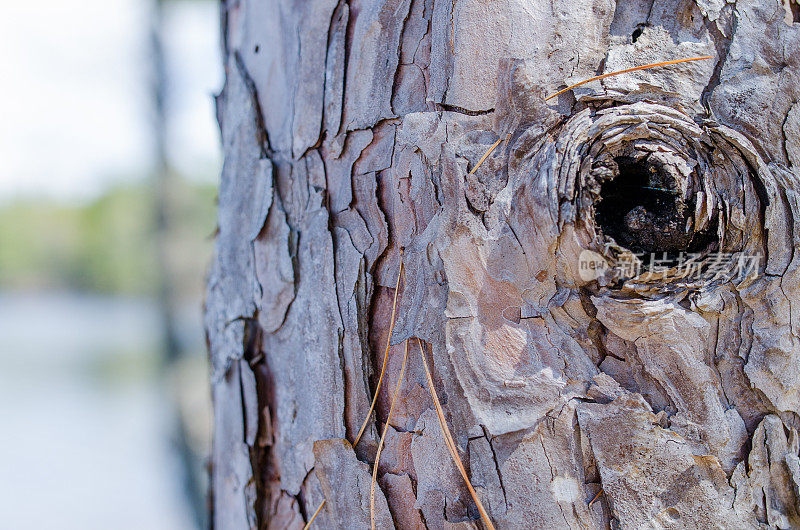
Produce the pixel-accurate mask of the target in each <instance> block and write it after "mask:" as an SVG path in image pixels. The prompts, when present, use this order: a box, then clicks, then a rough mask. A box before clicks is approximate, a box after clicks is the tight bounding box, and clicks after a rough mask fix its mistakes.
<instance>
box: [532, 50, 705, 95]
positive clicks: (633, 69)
mask: <svg viewBox="0 0 800 530" xmlns="http://www.w3.org/2000/svg"><path fill="white" fill-rule="evenodd" d="M704 59H713V57H711V56H706V57H689V58H688V59H675V60H674V61H664V62H661V63H653V64H646V65H644V66H634V67H633V68H625V69H624V70H617V71H616V72H609V73H607V74H603V75H596V76H594V77H590V78H589V79H585V80H583V81H581V82H580V83H575V84H574V85H570V86H568V87H567V88H565V89H563V90H559V91H558V92H556V93H555V94H553V95H552V96H547V97H546V98H544V100H545V101H547V100H548V99H552V98H554V97H556V96H560V95H561V94H563V93H564V92H567V91H569V90H572V89H573V88H576V87H579V86H581V85H585V84H586V83H591V82H592V81H597V80H599V79H605V78H606V77H611V76H612V75H619V74H626V73H628V72H635V71H637V70H647V69H648V68H655V67H657V66H669V65H671V64H679V63H688V62H691V61H702V60H704Z"/></svg>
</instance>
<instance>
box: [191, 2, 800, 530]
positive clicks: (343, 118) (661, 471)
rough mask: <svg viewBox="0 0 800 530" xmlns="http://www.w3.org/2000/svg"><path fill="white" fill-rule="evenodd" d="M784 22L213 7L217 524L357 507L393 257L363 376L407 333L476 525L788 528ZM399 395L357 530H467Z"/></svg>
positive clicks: (789, 62)
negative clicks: (217, 40)
mask: <svg viewBox="0 0 800 530" xmlns="http://www.w3.org/2000/svg"><path fill="white" fill-rule="evenodd" d="M796 7H797V6H796V4H793V3H792V1H788V0H787V1H780V2H779V1H778V0H754V1H753V2H741V1H739V2H731V1H723V0H667V1H664V2H653V1H652V0H632V1H630V2H621V1H617V2H615V1H614V0H590V1H588V2H587V1H581V2H577V1H565V2H544V1H540V0H525V1H522V0H497V1H492V2H486V1H484V0H458V1H454V0H378V1H375V2H365V1H362V0H349V1H346V0H342V1H334V0H312V1H309V2H305V3H299V4H298V3H292V2H284V1H282V0H226V1H223V3H222V5H221V12H222V18H223V21H224V24H223V48H224V52H225V53H224V57H225V66H226V74H227V80H226V84H225V87H224V89H223V91H222V93H221V94H220V96H219V97H218V100H217V103H218V116H219V121H220V127H221V131H222V141H223V147H224V152H225V164H224V167H223V171H222V177H221V184H220V197H219V232H218V235H217V247H216V255H215V259H214V263H213V265H212V267H211V270H210V273H209V279H208V294H207V301H206V330H207V336H208V344H209V351H210V357H211V365H212V373H211V384H212V391H213V397H214V409H215V425H214V429H215V435H214V450H213V454H212V458H211V471H212V476H213V480H212V491H211V505H212V512H213V523H214V526H215V527H216V528H224V529H228V528H302V526H303V525H304V524H305V522H307V521H308V520H309V519H310V517H311V516H312V515H313V513H314V511H315V510H316V509H317V507H318V506H319V504H320V503H321V502H322V501H323V500H325V501H326V505H325V507H324V508H323V510H322V511H321V513H320V515H319V517H318V518H317V520H316V521H315V525H319V527H320V528H362V527H365V526H367V525H368V524H369V522H368V521H369V484H370V478H371V466H372V463H373V461H374V457H375V451H376V449H377V441H378V432H379V431H380V430H382V429H383V426H384V423H385V421H386V417H387V415H388V410H389V402H390V399H391V396H390V393H391V390H392V389H393V387H394V385H393V384H384V385H383V387H382V388H381V391H380V395H379V398H378V401H377V411H376V414H375V415H374V416H373V418H372V420H371V421H370V424H369V426H368V429H367V430H366V433H365V435H364V438H363V439H362V441H361V442H360V443H359V444H358V446H357V447H355V448H354V447H353V446H352V442H353V441H354V437H355V435H356V433H357V432H358V429H359V427H360V425H361V422H362V421H363V419H364V416H365V414H366V413H367V411H368V409H369V404H370V401H371V399H372V396H373V393H374V391H375V387H376V384H377V379H378V372H379V371H380V367H381V365H382V362H383V354H384V352H383V344H384V343H385V341H386V339H387V334H388V333H389V324H390V314H391V307H392V300H393V296H394V286H395V280H396V278H397V274H398V270H399V265H400V260H401V258H402V260H403V263H404V266H405V269H406V274H405V278H404V282H403V287H402V288H401V294H400V297H399V304H398V311H397V313H398V316H397V322H396V326H395V329H394V333H393V335H392V337H391V338H390V340H391V343H392V344H394V345H395V346H393V347H392V348H391V349H390V351H389V356H390V358H389V361H388V369H387V375H386V376H385V382H386V381H389V382H393V381H395V380H396V378H397V376H398V374H399V371H400V364H401V355H400V354H399V353H400V352H401V348H402V346H400V344H401V343H402V342H403V341H404V340H405V339H408V338H411V337H417V338H419V339H420V340H422V341H425V342H426V343H427V344H428V345H429V351H431V352H432V356H431V357H430V358H429V363H430V366H431V367H432V369H433V372H434V381H435V385H436V390H437V392H438V393H439V395H440V398H441V400H442V402H443V403H442V404H443V407H444V409H445V412H446V415H447V420H448V422H449V424H450V427H451V430H452V433H453V436H454V438H455V442H456V445H457V446H458V450H459V452H460V454H461V458H462V460H463V461H464V463H465V465H466V467H467V469H468V472H469V474H470V476H471V479H472V484H473V486H474V487H475V489H476V490H477V492H478V494H479V496H480V497H481V501H482V503H483V504H484V506H485V507H486V509H487V511H488V512H489V514H490V515H491V517H492V519H493V521H494V523H495V524H496V525H497V527H498V528H530V527H537V528H551V527H552V528H610V527H615V528H616V527H619V528H662V527H669V528H794V527H800V437H798V429H800V416H798V413H800V370H798V366H800V334H798V333H799V332H800V308H798V307H797V302H798V300H800V255H799V254H798V253H797V252H795V248H798V246H799V245H800V229H798V227H797V226H798V225H797V223H796V220H797V219H798V218H800V193H799V190H800V186H799V185H798V182H800V103H798V101H800V20H796V14H797V13H798V12H800V11H798V10H797V9H796ZM699 55H709V56H711V57H712V58H713V59H712V60H707V61H697V62H692V63H683V64H678V65H674V66H670V67H664V68H658V69H651V70H641V71H637V72H631V73H627V74H623V75H618V76H613V77H608V78H606V79H604V80H602V81H595V82H592V83H589V84H586V85H583V86H581V87H579V88H576V89H574V90H572V91H569V92H566V93H564V94H562V95H560V96H559V97H558V98H554V99H553V100H550V101H548V102H545V101H544V98H545V96H547V95H549V94H552V93H555V92H556V91H557V90H559V89H560V88H562V87H563V86H564V85H565V84H571V83H574V82H577V81H580V80H583V79H585V78H588V77H591V76H594V75H597V74H602V73H608V72H612V71H616V70H619V69H623V68H629V67H633V66H638V65H643V64H647V63H653V62H658V61H668V60H672V59H680V58H684V57H690V56H699ZM498 139H500V144H499V146H498V147H497V149H495V150H494V151H493V152H492V154H491V155H490V156H489V157H488V158H487V159H486V160H485V161H484V162H483V164H481V165H480V167H479V168H478V169H477V170H476V171H474V172H473V173H471V174H470V170H471V169H473V168H474V167H475V166H476V164H477V163H478V160H479V159H480V158H481V156H482V155H483V154H484V153H485V152H486V151H487V150H488V148H489V147H490V146H491V145H492V144H494V143H495V142H496V141H498ZM720 256H723V257H724V259H723V258H721V257H720ZM750 256H755V257H758V259H759V261H758V262H757V263H756V265H755V269H754V270H753V269H748V270H744V269H743V268H742V263H744V262H745V261H746V259H748V257H750ZM685 258H690V260H689V261H686V260H685ZM681 260H683V261H681ZM679 264H683V265H686V264H688V266H690V267H691V269H686V268H685V267H684V266H683V265H681V266H678V265H679ZM651 265H658V268H657V269H653V268H652V267H650V266H651ZM687 271H688V272H687ZM400 392H401V396H402V400H401V401H400V402H399V403H398V404H397V406H396V408H395V413H394V415H393V417H392V424H391V425H390V426H389V431H388V435H387V442H386V447H385V448H384V450H383V453H382V459H381V464H380V467H379V470H378V484H377V487H376V520H377V522H378V526H379V527H380V528H390V527H393V526H394V527H397V528H479V527H480V522H479V515H478V511H477V509H476V506H475V505H474V503H473V501H472V500H471V498H470V496H469V494H468V493H467V490H466V488H465V487H464V484H463V481H462V480H461V477H460V475H459V473H458V472H457V470H456V468H455V467H454V465H453V463H452V462H451V460H450V458H449V455H448V452H447V450H446V448H445V445H444V439H443V436H442V433H441V430H440V428H439V425H438V421H437V419H436V414H435V412H434V409H433V402H432V400H431V398H430V396H429V394H428V393H427V388H426V381H425V375H424V371H423V368H422V364H421V359H419V358H418V357H417V356H416V355H411V356H410V357H409V362H408V366H407V377H406V380H405V381H404V382H403V384H402V385H401V390H400ZM593 499H594V502H592V500H593Z"/></svg>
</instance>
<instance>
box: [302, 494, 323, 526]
mask: <svg viewBox="0 0 800 530" xmlns="http://www.w3.org/2000/svg"><path fill="white" fill-rule="evenodd" d="M323 506H325V499H323V500H322V504H320V505H319V508H317V511H316V512H314V515H312V516H311V519H309V520H308V522H307V523H306V525H305V526H304V527H303V530H308V529H309V528H310V527H311V523H313V522H314V519H316V518H317V516H318V515H319V512H321V511H322V507H323Z"/></svg>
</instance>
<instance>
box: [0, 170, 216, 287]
mask: <svg viewBox="0 0 800 530" xmlns="http://www.w3.org/2000/svg"><path fill="white" fill-rule="evenodd" d="M169 182H170V185H169V187H168V194H169V198H168V204H169V210H168V214H167V223H166V226H167V230H166V232H165V233H163V234H161V236H162V237H163V238H165V241H166V242H167V244H166V248H167V250H168V252H167V261H168V264H169V267H170V269H172V271H173V273H175V274H177V275H178V277H179V278H180V277H181V276H183V280H184V282H183V283H184V285H178V286H177V287H178V293H179V294H187V295H194V294H196V293H198V292H200V290H201V289H202V279H203V271H204V270H205V266H206V265H207V263H208V260H209V257H210V252H211V246H212V238H211V236H212V233H213V230H214V227H215V226H216V225H215V223H216V220H215V215H216V213H215V212H216V205H215V197H216V188H215V187H214V186H211V185H200V184H195V183H189V182H187V181H186V180H184V179H179V178H177V177H176V178H172V179H170V181H169ZM154 196H155V194H154V192H153V189H152V188H151V187H149V186H147V185H145V184H140V185H135V186H126V187H118V188H115V189H112V190H110V191H109V192H108V193H106V194H105V195H103V196H101V197H99V198H97V199H95V200H93V201H91V202H89V203H85V204H65V203H63V202H57V201H53V200H48V199H41V198H37V199H20V200H17V201H14V202H11V203H7V204H5V205H2V206H0V289H13V290H17V289H53V288H56V289H66V290H80V291H93V292H99V293H108V294H126V295H153V294H155V293H156V292H157V290H158V286H159V283H158V282H159V269H158V266H157V265H158V261H157V258H156V256H157V253H156V251H157V236H158V234H157V223H156V221H155V219H156V215H155V203H154ZM187 290H188V291H194V292H185V291H187Z"/></svg>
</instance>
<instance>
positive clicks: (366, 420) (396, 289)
mask: <svg viewBox="0 0 800 530" xmlns="http://www.w3.org/2000/svg"><path fill="white" fill-rule="evenodd" d="M403 276H404V275H403V258H402V256H401V258H400V270H398V271H397V282H395V286H394V301H393V302H392V320H391V322H390V323H389V335H387V336H386V348H385V349H384V351H383V366H382V367H381V375H380V377H378V385H377V386H376V387H375V395H374V396H373V398H372V404H371V405H370V406H369V412H367V417H366V418H364V424H363V425H361V429H360V430H359V431H358V435H356V440H355V442H353V448H355V447H356V446H357V445H358V442H359V441H361V436H362V435H363V434H364V429H366V428H367V424H368V423H369V419H370V417H372V411H373V410H375V403H377V402H378V392H380V390H381V383H383V374H385V373H386V361H387V360H388V359H389V343H390V341H391V340H392V331H394V317H395V313H396V311H397V295H398V293H399V292H400V278H401V277H403Z"/></svg>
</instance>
